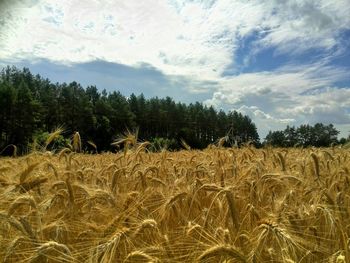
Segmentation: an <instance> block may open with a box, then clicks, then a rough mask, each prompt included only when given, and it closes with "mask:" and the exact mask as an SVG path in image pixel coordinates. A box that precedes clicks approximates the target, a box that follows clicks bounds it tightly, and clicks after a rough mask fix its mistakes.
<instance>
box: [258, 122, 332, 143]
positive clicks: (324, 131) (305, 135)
mask: <svg viewBox="0 0 350 263" xmlns="http://www.w3.org/2000/svg"><path fill="white" fill-rule="evenodd" d="M338 134H339V131H338V130H337V129H336V128H335V127H334V126H333V125H332V124H329V125H324V124H322V123H316V124H315V125H314V126H311V125H301V126H299V127H298V128H295V127H289V126H287V128H286V129H285V130H284V131H274V132H272V131H270V132H269V133H268V135H267V136H266V138H265V144H268V145H272V146H278V147H293V146H303V147H308V146H315V147H328V146H331V145H332V144H337V143H338V140H337V135H338Z"/></svg>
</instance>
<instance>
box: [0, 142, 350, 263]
mask: <svg viewBox="0 0 350 263" xmlns="http://www.w3.org/2000/svg"><path fill="white" fill-rule="evenodd" d="M349 170H350V153H349V151H348V150H345V149H339V148H335V147H334V148H327V149H312V148H310V149H300V148H299V149H297V148H293V149H273V148H265V149H255V148H253V147H245V148H241V149H235V148H232V149H231V148H221V147H214V146H213V147H211V148H208V149H205V150H203V151H196V150H184V151H179V152H168V151H165V150H164V151H162V152H160V153H150V152H147V151H146V148H145V145H144V144H141V145H139V146H138V147H135V148H134V149H131V150H129V151H125V152H121V153H118V154H115V153H104V154H95V155H90V154H79V153H74V152H71V151H70V150H68V149H64V150H62V151H61V152H59V153H57V154H53V153H51V152H49V151H46V152H45V151H42V152H33V153H31V154H29V155H27V156H23V157H18V158H2V159H0V185H1V188H0V259H1V261H2V262H90V263H94V262H103V263H109V262H288V263H294V262H295V263H297V262H305V263H306V262H312V263H315V262H334V263H343V262H349V260H350V252H349V251H350V248H349V243H350V239H349V237H350V216H349V213H350V172H349Z"/></svg>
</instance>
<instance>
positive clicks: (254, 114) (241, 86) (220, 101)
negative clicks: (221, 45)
mask: <svg viewBox="0 0 350 263" xmlns="http://www.w3.org/2000/svg"><path fill="white" fill-rule="evenodd" d="M340 80H349V74H348V71H347V70H345V69H339V68H335V67H331V66H324V65H323V64H311V65H304V66H288V67H283V68H280V69H278V70H276V71H272V72H259V73H246V74H241V75H238V76H234V77H226V78H225V79H224V80H222V81H221V82H220V84H221V86H219V88H217V90H216V92H214V94H213V96H212V98H211V99H209V100H207V101H205V103H206V104H207V105H213V106H215V107H217V108H224V109H226V110H238V111H240V112H242V113H244V114H247V115H249V116H250V117H251V118H252V120H253V121H254V122H255V123H256V124H257V126H258V127H259V132H260V134H261V135H262V136H265V135H266V133H267V132H268V131H269V130H276V129H284V127H285V126H286V125H287V124H289V125H296V126H298V125H300V124H301V123H316V122H323V123H333V124H338V125H344V124H348V123H350V87H348V88H337V87H335V86H333V83H335V82H337V81H340Z"/></svg>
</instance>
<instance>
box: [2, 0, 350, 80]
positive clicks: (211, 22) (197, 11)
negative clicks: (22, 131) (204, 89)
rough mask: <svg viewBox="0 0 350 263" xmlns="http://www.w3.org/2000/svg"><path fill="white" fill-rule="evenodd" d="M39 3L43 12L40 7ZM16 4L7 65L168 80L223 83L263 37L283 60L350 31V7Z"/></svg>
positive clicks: (5, 45)
mask: <svg viewBox="0 0 350 263" xmlns="http://www.w3.org/2000/svg"><path fill="white" fill-rule="evenodd" d="M35 2H38V4H34V3H35ZM19 3H22V4H18V5H16V6H14V5H13V6H11V4H9V6H8V8H6V10H5V11H3V12H6V13H7V14H9V15H10V16H11V17H10V18H9V17H8V18H7V19H6V21H5V22H4V21H3V23H5V26H4V28H3V29H2V37H1V38H0V41H1V51H0V59H14V58H18V59H22V58H46V59H50V60H54V61H59V62H65V63H69V62H86V61H90V60H93V59H95V58H98V59H102V60H107V61H110V62H118V63H121V64H126V65H136V64H137V63H140V62H144V63H148V64H151V65H153V66H155V67H157V68H159V69H161V70H162V71H164V72H165V73H167V74H180V75H189V76H201V77H202V78H205V79H216V78H218V77H220V75H221V73H222V72H223V71H224V69H225V68H226V67H227V66H228V65H231V64H232V63H233V64H234V61H233V60H232V59H233V57H234V55H235V51H236V50H237V49H238V48H239V41H240V40H241V39H242V38H244V37H246V36H248V35H250V34H252V32H258V33H259V34H261V35H262V37H261V39H259V40H257V43H256V44H257V46H258V47H259V46H260V48H264V47H266V46H271V45H273V46H276V47H277V48H278V49H279V50H280V51H281V52H291V51H294V52H296V51H298V52H302V51H303V50H305V49H308V48H310V47H315V46H317V47H322V48H326V49H331V48H332V47H334V46H335V45H336V43H337V39H336V37H337V33H338V32H339V31H340V30H342V29H346V28H350V18H349V16H348V14H349V12H348V11H349V6H350V5H349V3H348V1H346V0H345V1H341V0H338V1H335V2H332V3H331V4H329V1H325V0H324V1H319V2H317V3H315V1H309V0H308V1H296V0H289V1H277V0H276V1H266V2H264V1H258V0H256V1H238V0H237V1H232V0H219V1H204V0H203V1H181V0H168V1H166V0H163V1H151V0H144V1H139V0H129V1H108V0H105V1H90V0H79V1H78V0H69V1H68V0H66V1H53V0H40V1H29V0H27V1H22V2H19Z"/></svg>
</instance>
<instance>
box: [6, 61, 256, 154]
mask: <svg viewBox="0 0 350 263" xmlns="http://www.w3.org/2000/svg"><path fill="white" fill-rule="evenodd" d="M0 105H1V111H0V151H1V149H3V148H4V147H6V146H7V145H9V144H14V145H16V146H17V147H18V149H19V150H20V152H22V153H25V152H27V151H28V150H29V147H30V145H31V144H32V143H33V141H34V139H36V138H41V140H42V135H43V134H45V133H47V132H50V131H52V130H54V129H55V128H56V127H62V126H63V127H64V129H65V134H63V135H64V136H65V137H69V136H70V135H72V134H73V133H74V132H76V131H79V133H80V135H81V138H82V140H83V142H84V141H85V142H87V141H92V142H93V143H94V144H95V145H97V147H98V149H99V151H106V150H112V149H113V148H112V146H111V142H112V141H113V140H114V139H115V138H116V137H118V136H119V135H121V134H122V133H124V132H125V131H126V130H131V131H132V130H136V128H139V132H138V135H139V139H140V140H149V141H154V140H158V139H159V138H163V139H167V140H168V141H171V142H172V147H173V148H174V149H176V148H178V147H180V141H181V139H183V140H185V141H186V143H187V144H189V145H190V146H191V147H192V148H204V147H206V146H208V144H211V143H215V142H217V141H218V140H219V138H222V137H224V136H227V138H228V141H236V142H237V143H239V144H241V143H245V142H248V141H251V142H253V143H255V144H258V143H259V135H258V133H257V128H256V126H255V124H254V123H253V122H252V120H251V119H250V118H249V117H248V116H244V115H242V114H241V113H239V112H236V111H233V112H229V113H225V112H224V111H221V110H220V111H217V110H215V109H214V108H213V107H210V106H209V107H208V106H205V105H203V104H202V103H199V102H196V103H191V104H184V103H180V102H175V101H174V100H173V99H172V98H170V97H166V98H158V97H154V98H145V96H144V95H143V94H140V95H135V94H131V95H130V96H129V97H125V96H124V95H122V94H121V93H120V92H119V91H113V92H107V91H106V90H102V91H101V92H100V91H99V90H98V89H97V87H96V86H88V87H86V88H83V87H82V86H81V85H80V84H79V83H77V82H72V83H69V84H67V83H55V84H54V83H52V82H51V81H50V80H48V79H44V78H42V77H41V76H40V75H35V76H34V75H33V74H32V73H31V72H30V71H29V69H27V68H24V69H22V70H20V69H18V68H16V67H9V66H8V67H6V68H4V69H2V71H1V73H0ZM229 131H230V132H229ZM228 132H229V133H228ZM163 141H164V140H163ZM158 142H159V140H158ZM85 147H89V146H88V144H85Z"/></svg>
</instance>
